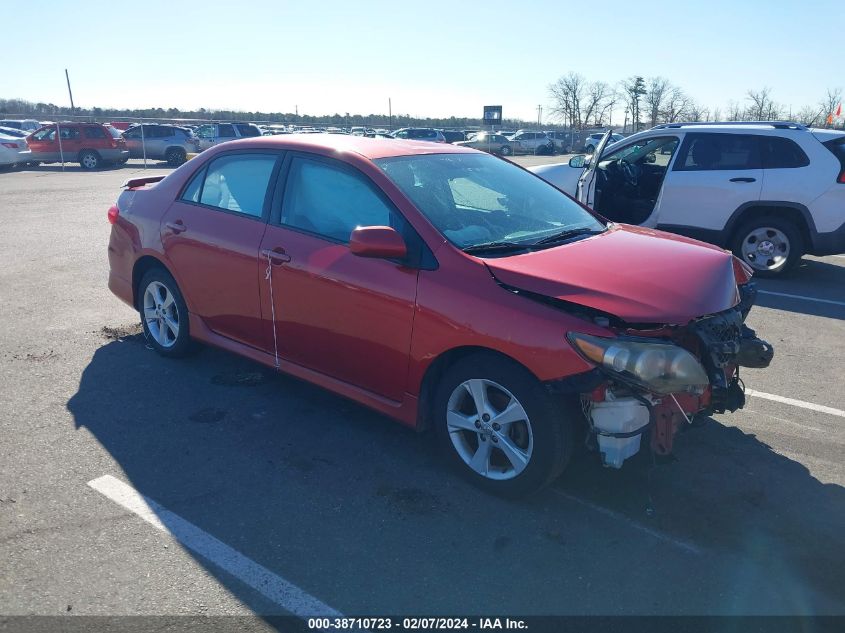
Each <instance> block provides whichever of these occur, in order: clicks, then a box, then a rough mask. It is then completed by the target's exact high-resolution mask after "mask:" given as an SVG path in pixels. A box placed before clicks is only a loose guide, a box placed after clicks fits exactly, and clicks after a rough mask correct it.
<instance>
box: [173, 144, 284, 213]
mask: <svg viewBox="0 0 845 633" xmlns="http://www.w3.org/2000/svg"><path fill="white" fill-rule="evenodd" d="M276 158H277V157H276V155H275V154H232V155H227V156H221V157H220V158H216V159H215V160H213V161H212V162H211V164H209V166H208V168H207V170H206V172H205V178H204V180H203V184H202V189H201V190H200V191H199V193H196V189H195V187H194V183H193V182H192V183H191V184H190V185H188V188H187V189H186V190H185V193H184V194H183V196H182V199H183V200H187V201H193V200H192V198H194V199H195V198H196V197H198V198H199V202H200V204H204V205H207V206H211V207H217V208H218V209H225V210H226V211H234V212H236V213H241V214H244V215H248V216H251V217H255V218H260V217H262V216H263V214H264V201H265V198H266V197H267V189H268V185H269V184H270V177H271V175H272V174H273V168H274V167H275V166H276Z"/></svg>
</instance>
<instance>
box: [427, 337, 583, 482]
mask: <svg viewBox="0 0 845 633" xmlns="http://www.w3.org/2000/svg"><path fill="white" fill-rule="evenodd" d="M434 407H435V409H434V418H433V419H434V424H435V430H436V434H437V437H438V443H439V444H440V447H441V450H442V451H443V452H444V453H445V455H446V458H447V460H448V461H449V462H450V463H451V464H452V465H453V467H455V468H456V469H457V470H458V471H459V472H460V473H461V474H462V475H463V476H464V477H465V478H467V479H469V480H470V481H471V482H473V483H474V484H476V485H478V486H480V487H482V488H484V489H485V490H487V491H489V492H492V493H494V494H499V495H502V496H508V497H520V496H525V495H528V494H531V493H533V492H535V491H537V490H539V489H540V488H542V487H543V486H545V485H547V484H548V483H550V482H551V481H552V480H554V479H555V478H556V477H558V476H559V475H560V473H561V472H562V471H563V468H564V467H565V466H566V463H567V462H568V460H569V455H570V453H571V446H572V427H573V418H572V417H571V415H572V411H568V410H560V409H559V408H557V407H556V406H555V402H554V401H553V399H552V397H551V396H550V395H549V394H548V393H547V392H546V390H545V389H543V387H542V385H541V384H540V383H539V382H538V381H537V379H536V378H535V377H534V376H532V375H531V374H530V373H529V372H528V371H527V370H526V369H524V368H523V367H521V366H519V365H517V364H516V363H514V362H511V361H508V360H506V359H504V358H502V357H500V356H498V355H495V354H487V353H479V354H473V355H472V356H467V357H465V358H463V359H461V360H459V361H458V362H457V363H455V364H454V365H453V366H452V367H450V368H449V369H448V370H447V371H446V372H445V373H444V375H443V377H442V378H441V380H440V383H439V385H438V388H437V393H436V396H435V400H434ZM567 409H568V407H567Z"/></svg>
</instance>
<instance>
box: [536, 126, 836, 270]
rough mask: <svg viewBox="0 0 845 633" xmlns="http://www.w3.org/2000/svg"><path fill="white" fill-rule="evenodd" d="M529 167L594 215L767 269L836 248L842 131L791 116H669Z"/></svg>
mask: <svg viewBox="0 0 845 633" xmlns="http://www.w3.org/2000/svg"><path fill="white" fill-rule="evenodd" d="M594 156H598V157H600V158H599V159H598V160H595V159H593V158H591V157H585V156H583V155H579V156H575V157H574V158H572V159H571V160H570V161H569V163H563V164H558V165H541V166H537V167H532V168H530V169H531V171H533V172H534V173H536V174H537V175H538V176H540V177H541V178H543V179H545V180H547V181H549V182H550V183H552V184H553V185H555V186H557V187H558V188H560V189H562V190H563V191H565V192H566V193H569V194H570V195H573V196H575V197H576V198H577V199H578V200H579V201H580V202H583V203H584V204H586V205H588V206H590V207H592V208H593V209H595V210H596V211H597V212H598V213H600V214H601V215H603V216H604V217H606V218H608V219H610V220H613V221H616V222H625V223H628V224H639V225H642V226H645V227H650V228H657V229H662V230H666V231H670V232H673V233H679V234H681V235H686V236H689V237H694V238H697V239H700V240H703V241H706V242H710V243H712V244H717V245H719V246H722V247H727V248H730V249H731V250H732V251H733V252H734V253H735V254H736V255H737V256H738V257H740V258H742V259H743V261H745V262H746V263H747V264H748V265H749V266H751V267H752V268H753V269H754V271H755V273H756V274H758V275H760V276H763V277H766V276H777V275H780V274H782V273H784V272H786V271H787V270H789V269H790V268H791V267H792V266H794V265H795V264H796V263H797V262H798V260H800V258H801V255H803V254H805V253H807V254H811V255H832V254H840V253H845V131H843V130H821V129H809V128H807V127H804V126H803V125H800V124H798V123H791V122H730V123H669V124H664V125H658V126H656V127H654V128H652V129H650V130H646V131H644V132H640V133H638V134H634V135H632V136H629V137H627V138H625V139H623V140H622V141H619V142H616V143H613V144H610V145H608V144H607V135H605V138H603V139H602V141H601V142H600V143H599V145H598V146H597V147H596V153H595V155H594Z"/></svg>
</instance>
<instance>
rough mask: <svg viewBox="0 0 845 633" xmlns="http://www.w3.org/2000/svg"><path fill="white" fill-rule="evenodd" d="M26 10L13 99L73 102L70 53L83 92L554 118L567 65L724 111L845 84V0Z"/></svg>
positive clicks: (10, 85) (812, 97) (146, 103)
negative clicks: (553, 95) (765, 97)
mask: <svg viewBox="0 0 845 633" xmlns="http://www.w3.org/2000/svg"><path fill="white" fill-rule="evenodd" d="M26 13H27V14H29V15H33V16H38V17H37V18H35V19H34V20H33V21H31V22H28V26H27V27H26V28H24V29H23V30H21V29H18V30H17V32H18V33H28V34H29V35H30V36H31V37H32V44H33V45H32V46H30V47H27V46H26V44H25V43H23V42H22V43H20V46H21V49H20V50H21V51H23V50H26V52H21V53H20V54H17V55H15V57H14V59H12V58H11V57H7V58H6V63H5V64H4V72H3V76H2V80H0V97H4V98H23V99H28V100H31V101H44V102H53V103H61V104H66V103H67V89H66V86H65V81H64V69H65V68H68V70H69V72H70V76H71V81H72V85H73V90H74V100H75V102H76V104H77V105H79V106H86V107H87V106H94V105H97V106H101V107H102V106H116V107H151V106H162V107H169V106H175V107H178V108H181V109H192V108H199V107H206V108H227V109H237V110H262V111H293V110H294V108H295V107H297V106H298V108H299V112H300V113H301V114H303V113H307V114H331V113H334V112H340V113H344V112H350V113H362V114H368V113H376V112H385V113H386V112H387V107H388V106H387V101H388V98H391V99H392V101H393V113H394V114H397V113H401V114H412V115H417V116H426V115H430V116H444V115H451V114H454V115H457V116H480V115H481V109H482V106H483V105H485V104H501V105H502V106H503V108H504V115H505V117H520V118H524V119H536V118H537V105H542V106H543V109H544V115H543V119H544V121H547V120H548V118H547V116H546V113H547V112H548V108H549V106H550V99H549V95H548V85H549V84H550V83H552V82H553V81H554V80H555V79H557V78H558V77H559V76H561V75H563V74H565V73H567V72H569V71H576V72H578V73H581V74H582V75H584V76H585V77H586V78H588V79H590V80H597V79H601V80H604V81H607V82H609V83H612V84H616V83H617V82H618V81H619V80H620V79H624V78H626V77H629V76H631V75H634V74H638V75H642V76H644V77H650V76H654V75H662V76H664V77H667V78H668V79H670V80H671V81H672V82H673V83H675V84H677V85H680V86H681V87H682V88H684V89H685V90H686V91H687V92H688V93H689V94H690V95H691V96H692V97H694V98H695V99H696V100H697V101H699V102H701V103H703V104H705V105H707V106H709V107H710V108H714V107H720V108H722V110H723V112H724V110H725V108H726V106H727V104H728V102H730V101H731V100H733V101H737V102H744V98H745V93H746V91H747V90H748V89H749V88H754V89H759V88H763V87H769V88H771V91H772V97H773V98H774V99H775V101H777V102H779V103H783V104H785V105H786V106H787V107H788V106H792V107H793V108H795V109H796V110H797V109H799V108H800V107H801V106H803V105H812V104H815V103H816V102H818V101H819V100H820V99H821V98H822V97H823V96H824V93H825V90H826V89H827V88H836V87H842V88H845V73H844V72H843V70H842V69H843V61H845V28H843V27H845V3H843V2H842V0H838V1H837V2H833V1H827V0H817V1H812V0H808V1H806V2H803V3H794V2H790V3H787V2H783V1H782V0H769V1H767V2H765V1H758V0H745V1H742V0H735V1H734V2H728V1H723V0H710V1H708V2H701V1H698V2H665V3H658V2H631V1H630V0H628V1H626V2H617V1H616V0H603V1H602V2H596V3H591V2H564V1H562V0H559V1H552V0H536V1H532V0H521V1H516V0H512V1H510V2H506V1H500V0H484V1H476V0H451V1H441V0H428V1H427V2H414V3H411V2H402V1H401V0H388V1H381V0H373V1H367V0H359V1H357V2H353V1H351V0H344V1H342V2H338V1H335V0H322V1H319V2H304V1H303V0H297V1H295V2H290V1H287V0H273V1H270V0H266V1H265V0H241V1H240V2H237V3H231V2H225V3H215V2H212V1H208V0H207V1H205V2H196V1H193V0H189V1H181V0H179V1H176V0H170V1H169V2H165V1H163V0H144V1H143V2H141V1H138V2H134V3H129V2H120V1H100V0H91V1H86V2H82V3H76V2H49V1H43V0H35V1H32V0H30V2H28V3H26ZM579 14H580V15H581V17H579ZM35 26H38V29H36V28H35ZM599 34H601V35H599ZM7 43H8V42H7ZM7 50H8V49H7ZM618 116H619V117H620V118H621V116H622V115H621V112H620V113H619V114H618ZM615 118H616V115H614V119H615Z"/></svg>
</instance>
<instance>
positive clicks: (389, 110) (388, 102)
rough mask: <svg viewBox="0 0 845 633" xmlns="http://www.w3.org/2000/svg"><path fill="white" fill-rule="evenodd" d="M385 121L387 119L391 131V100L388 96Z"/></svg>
mask: <svg viewBox="0 0 845 633" xmlns="http://www.w3.org/2000/svg"><path fill="white" fill-rule="evenodd" d="M387 121H388V126H387V127H388V129H389V130H390V131H391V132H392V131H393V102H392V101H391V99H390V97H388V98H387Z"/></svg>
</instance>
